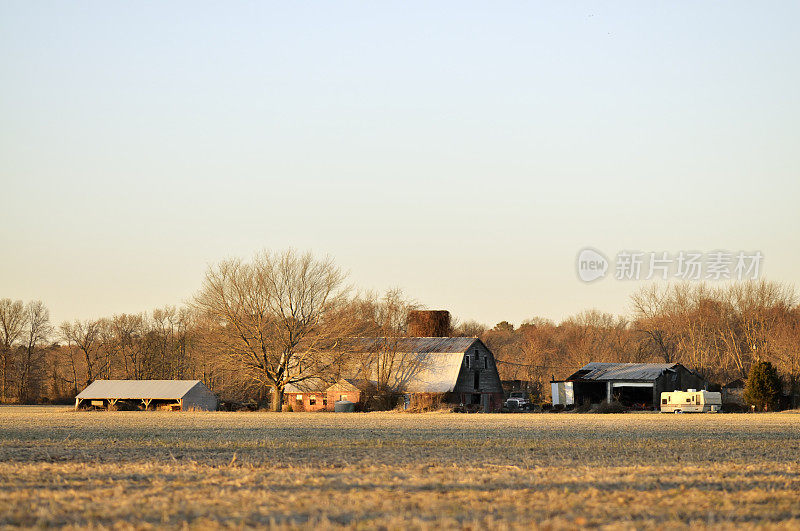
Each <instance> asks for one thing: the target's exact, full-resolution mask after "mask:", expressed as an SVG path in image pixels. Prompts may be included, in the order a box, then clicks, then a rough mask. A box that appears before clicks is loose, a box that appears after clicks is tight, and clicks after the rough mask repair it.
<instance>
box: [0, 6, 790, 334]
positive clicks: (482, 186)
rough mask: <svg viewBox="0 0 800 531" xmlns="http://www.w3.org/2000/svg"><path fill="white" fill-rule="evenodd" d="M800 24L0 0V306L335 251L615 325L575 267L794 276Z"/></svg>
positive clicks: (468, 298) (147, 305)
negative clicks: (689, 255)
mask: <svg viewBox="0 0 800 531" xmlns="http://www.w3.org/2000/svg"><path fill="white" fill-rule="evenodd" d="M798 23H800V3H797V2H759V3H757V2H746V3H745V2H641V1H635V2H614V3H606V4H601V3H597V2H594V3H583V4H581V3H573V2H570V3H567V2H552V3H549V4H546V3H534V4H529V3H506V4H497V3H494V2H491V3H490V2H485V3H476V2H464V1H459V2H437V3H431V2H418V3H415V2H407V1H404V2H338V3H335V2H326V3H323V2H319V3H305V2H275V3H267V2H127V3H124V2H69V3H68V2H31V1H22V2H12V1H4V2H2V3H0V51H2V53H0V181H1V182H2V186H1V187H0V249H1V250H2V251H0V253H1V254H0V256H1V258H0V297H12V298H22V299H33V298H39V299H42V300H44V301H45V302H46V303H47V304H48V305H49V307H50V308H51V312H52V316H53V319H54V320H55V321H61V320H63V319H72V318H88V317H99V316H104V315H110V314H112V313H118V312H138V311H142V310H147V309H151V308H153V307H156V306H159V305H164V304H179V303H181V302H182V301H184V300H186V299H188V298H189V297H190V296H191V294H192V293H193V292H194V291H195V290H196V289H197V288H198V287H199V285H200V282H201V278H202V275H203V272H204V270H205V268H206V266H207V264H209V263H213V262H216V261H218V260H220V259H222V258H225V257H230V256H249V255H251V254H252V253H253V252H255V251H256V250H258V249H262V248H270V249H281V248H285V247H287V246H294V247H297V248H300V249H312V250H313V251H315V252H316V253H319V254H325V253H329V254H330V255H332V256H334V257H335V258H336V260H337V261H338V263H339V264H340V265H341V266H342V267H344V268H345V269H347V270H349V271H350V280H351V282H353V283H354V284H355V285H357V286H359V287H363V288H373V289H384V288H387V287H393V286H399V287H402V288H404V289H405V290H406V292H407V293H408V294H409V295H412V296H414V297H416V298H417V299H418V300H419V301H421V302H422V303H424V304H426V305H428V306H430V307H434V308H447V309H450V310H451V311H452V312H453V313H454V314H456V315H457V316H458V317H460V318H462V319H468V318H475V319H478V320H481V321H484V322H486V323H490V324H491V323H494V322H497V321H499V320H502V319H508V320H511V321H515V322H519V321H521V320H523V319H525V318H528V317H531V316H534V315H540V316H546V317H551V318H555V319H560V318H562V317H565V316H567V315H569V314H572V313H576V312H578V311H580V310H583V309H586V308H589V307H596V308H599V309H602V310H606V311H612V312H625V311H626V310H627V300H628V294H629V293H630V292H631V291H632V290H633V289H635V288H637V287H639V286H640V285H641V283H635V282H620V281H616V280H614V279H610V278H607V279H604V280H602V281H599V282H597V283H594V284H591V285H586V284H583V283H581V282H580V281H579V280H578V279H577V277H576V275H575V269H574V259H575V256H576V254H577V252H578V251H579V249H580V248H582V247H584V246H586V245H591V246H594V247H597V248H598V249H601V250H603V251H604V252H606V253H607V254H610V255H613V254H615V253H616V252H617V251H618V250H621V249H641V250H645V251H649V250H653V251H669V252H674V253H676V252H678V251H680V250H689V249H697V250H703V251H711V250H714V249H730V250H736V251H738V250H740V249H741V250H760V251H762V252H763V253H764V256H765V264H764V272H765V276H766V278H769V279H773V280H780V281H787V282H792V283H795V284H798V283H800V282H798V281H800V268H798V263H799V262H800V241H799V240H800V239H799V238H798V236H797V229H798V225H800V214H798V208H797V200H798V196H800V149H799V148H800V97H799V96H798V94H800V60H798V52H800V32H798V31H797V26H798Z"/></svg>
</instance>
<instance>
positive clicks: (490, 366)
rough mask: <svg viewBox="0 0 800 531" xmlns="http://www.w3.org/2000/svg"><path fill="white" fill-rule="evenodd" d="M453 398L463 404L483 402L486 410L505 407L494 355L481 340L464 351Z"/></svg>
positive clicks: (497, 409) (496, 409)
mask: <svg viewBox="0 0 800 531" xmlns="http://www.w3.org/2000/svg"><path fill="white" fill-rule="evenodd" d="M451 396H452V398H451V399H452V400H456V399H457V400H459V401H460V402H461V403H463V404H465V405H466V404H481V405H482V406H483V407H484V409H485V410H486V411H499V410H500V409H501V408H502V407H503V398H504V394H503V385H502V383H501V382H500V374H499V373H498V372H497V364H496V363H495V359H494V355H493V354H492V351H491V350H489V349H488V348H487V347H486V346H485V345H484V344H483V343H482V342H481V341H476V342H475V343H473V344H472V345H471V346H470V347H469V349H468V350H467V351H466V352H465V353H464V358H463V359H462V362H461V370H460V371H459V373H458V379H457V380H456V384H455V386H454V388H453V394H452V395H451Z"/></svg>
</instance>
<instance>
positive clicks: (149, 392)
mask: <svg viewBox="0 0 800 531" xmlns="http://www.w3.org/2000/svg"><path fill="white" fill-rule="evenodd" d="M197 384H200V385H203V383H202V382H201V381H200V380H95V381H94V382H92V383H90V384H89V385H88V386H87V387H86V389H84V390H83V391H81V392H80V393H79V394H78V396H77V398H81V399H86V398H88V399H92V398H94V399H101V398H117V399H125V398H134V399H141V398H152V399H157V400H178V399H180V398H183V397H184V396H185V395H186V393H188V392H189V390H191V389H192V388H193V387H194V386H196V385H197Z"/></svg>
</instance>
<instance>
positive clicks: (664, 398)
mask: <svg viewBox="0 0 800 531" xmlns="http://www.w3.org/2000/svg"><path fill="white" fill-rule="evenodd" d="M720 410H722V393H712V392H710V391H697V390H696V389H689V390H687V391H672V392H671V393H661V412H662V413H716V412H718V411H720Z"/></svg>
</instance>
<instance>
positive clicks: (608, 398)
mask: <svg viewBox="0 0 800 531" xmlns="http://www.w3.org/2000/svg"><path fill="white" fill-rule="evenodd" d="M606 402H608V403H609V404H610V403H611V382H606Z"/></svg>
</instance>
